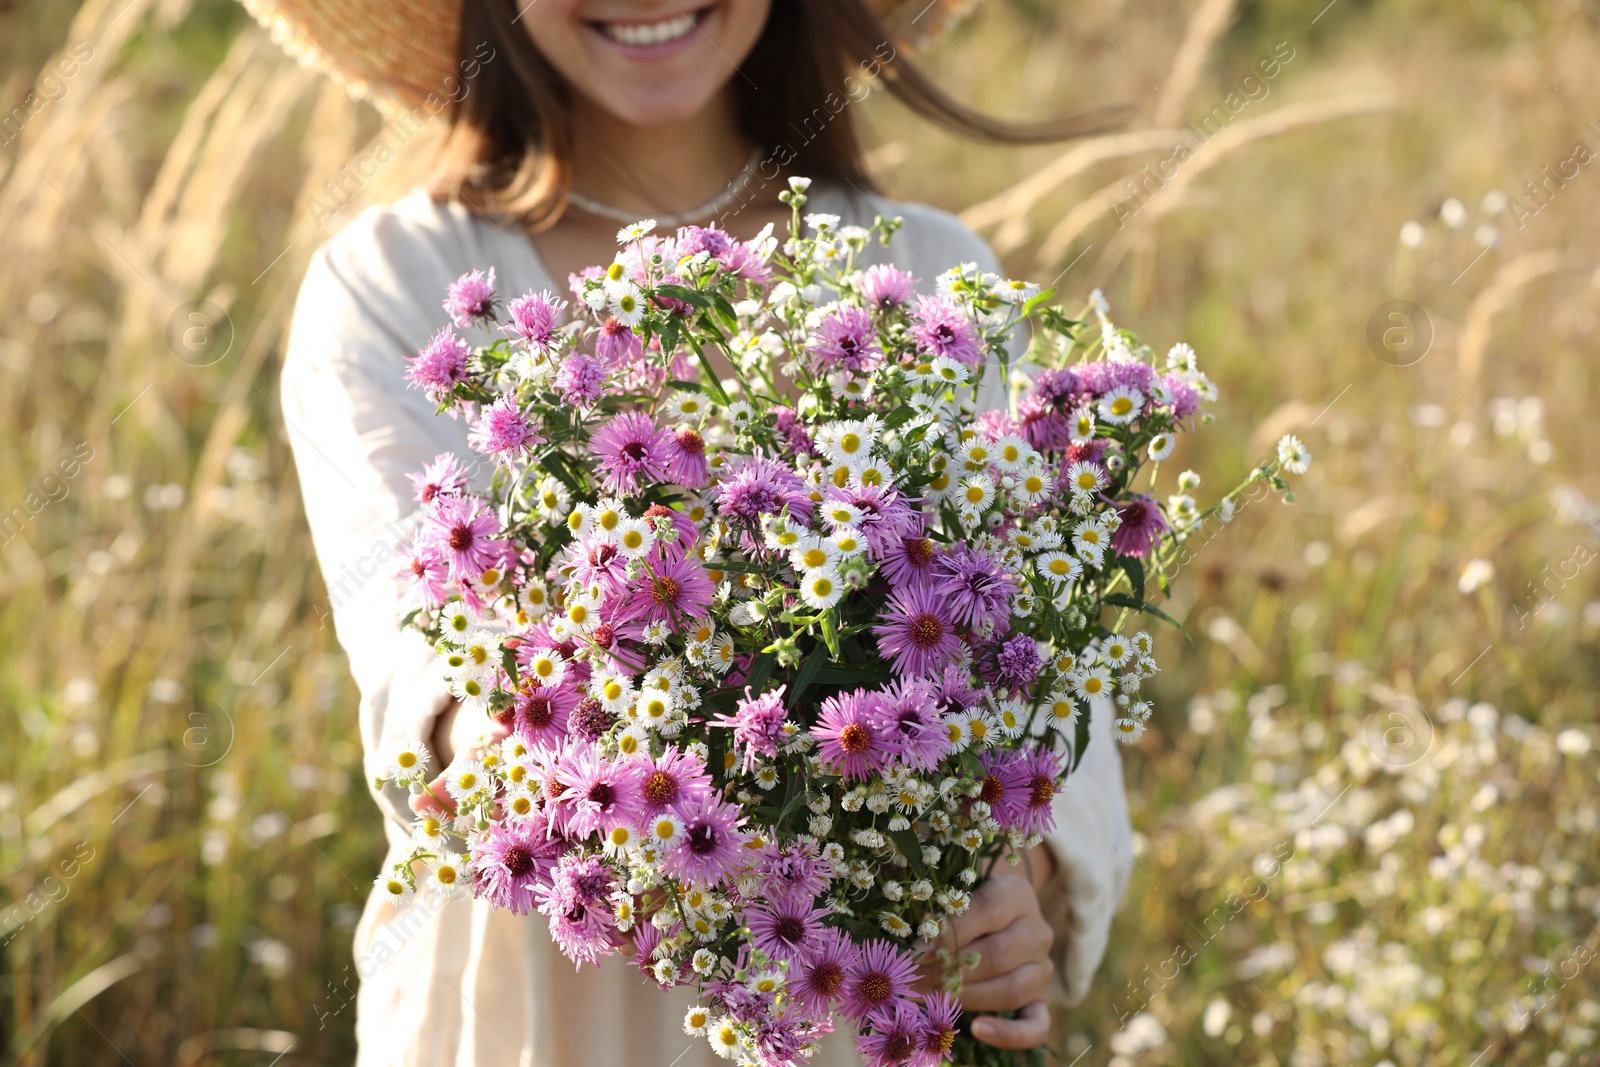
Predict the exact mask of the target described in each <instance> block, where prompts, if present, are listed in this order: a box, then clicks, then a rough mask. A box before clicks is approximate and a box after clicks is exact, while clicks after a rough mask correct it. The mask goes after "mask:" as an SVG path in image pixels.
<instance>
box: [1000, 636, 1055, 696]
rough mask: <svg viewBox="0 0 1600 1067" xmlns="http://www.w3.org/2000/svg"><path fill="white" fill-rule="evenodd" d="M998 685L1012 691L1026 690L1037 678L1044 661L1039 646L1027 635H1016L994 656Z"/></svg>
mask: <svg viewBox="0 0 1600 1067" xmlns="http://www.w3.org/2000/svg"><path fill="white" fill-rule="evenodd" d="M995 659H996V662H997V664H998V666H999V671H1000V674H999V680H1000V684H1001V685H1004V686H1008V687H1010V688H1012V689H1027V688H1028V687H1029V686H1031V685H1032V684H1033V683H1034V680H1035V679H1037V678H1038V677H1039V668H1040V667H1042V666H1043V665H1044V660H1043V659H1042V658H1041V657H1040V655H1039V645H1038V643H1037V642H1035V641H1034V639H1033V638H1032V637H1030V636H1028V635H1027V634H1017V635H1016V636H1015V637H1013V638H1011V639H1009V640H1008V641H1006V642H1005V643H1003V644H1002V645H1001V646H1000V651H999V652H998V653H997V654H996V656H995Z"/></svg>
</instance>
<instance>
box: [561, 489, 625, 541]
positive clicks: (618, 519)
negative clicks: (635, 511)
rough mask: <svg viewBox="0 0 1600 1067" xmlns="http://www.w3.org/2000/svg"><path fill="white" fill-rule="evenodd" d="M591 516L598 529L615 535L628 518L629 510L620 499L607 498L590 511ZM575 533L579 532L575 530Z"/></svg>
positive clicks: (598, 502)
mask: <svg viewBox="0 0 1600 1067" xmlns="http://www.w3.org/2000/svg"><path fill="white" fill-rule="evenodd" d="M589 514H590V517H591V518H593V520H594V525H595V528H596V529H599V530H603V531H604V532H605V533H607V534H612V535H615V534H616V532H617V527H619V526H621V525H622V522H623V520H624V519H626V518H627V517H628V509H627V506H626V505H624V504H623V502H622V501H621V500H619V499H618V498H616V497H605V498H603V499H601V500H599V501H597V502H596V503H595V505H594V506H593V507H592V508H590V509H589ZM568 525H569V526H570V525H571V524H570V523H569V524H568ZM573 532H574V533H576V532H577V531H576V530H574V531H573Z"/></svg>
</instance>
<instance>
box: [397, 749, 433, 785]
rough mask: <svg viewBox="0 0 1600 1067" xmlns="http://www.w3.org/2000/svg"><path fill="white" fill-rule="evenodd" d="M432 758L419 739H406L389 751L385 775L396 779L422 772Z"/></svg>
mask: <svg viewBox="0 0 1600 1067" xmlns="http://www.w3.org/2000/svg"><path fill="white" fill-rule="evenodd" d="M432 758H433V757H432V756H431V755H430V754H429V752H428V746H427V745H425V744H423V743H422V742H421V741H406V742H404V743H402V744H401V745H399V746H398V747H397V748H396V749H395V750H394V751H393V752H392V753H390V755H389V759H388V769H387V771H386V772H385V776H386V777H389V778H397V779H398V778H411V777H414V776H416V775H420V774H423V773H424V772H426V771H427V769H428V763H429V761H430V760H431V759H432Z"/></svg>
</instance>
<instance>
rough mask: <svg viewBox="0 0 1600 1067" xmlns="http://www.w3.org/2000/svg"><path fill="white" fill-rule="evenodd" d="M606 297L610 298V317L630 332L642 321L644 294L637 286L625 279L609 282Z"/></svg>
mask: <svg viewBox="0 0 1600 1067" xmlns="http://www.w3.org/2000/svg"><path fill="white" fill-rule="evenodd" d="M606 295H607V296H608V297H610V301H611V314H612V317H614V318H615V319H616V320H617V321H618V322H620V323H622V325H624V326H626V327H628V329H630V330H631V329H633V328H634V327H635V326H637V325H639V323H640V322H641V321H643V319H644V312H645V302H644V293H643V292H642V291H640V289H639V287H638V286H637V285H635V284H633V283H632V282H630V281H627V280H626V279H624V280H622V281H616V282H609V283H608V284H607V285H606Z"/></svg>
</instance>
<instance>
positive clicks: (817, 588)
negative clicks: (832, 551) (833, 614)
mask: <svg viewBox="0 0 1600 1067" xmlns="http://www.w3.org/2000/svg"><path fill="white" fill-rule="evenodd" d="M843 595H844V582H843V581H842V580H841V579H840V577H839V572H838V571H837V570H835V569H834V568H832V567H823V568H821V569H819V570H815V571H810V572H808V573H807V574H806V576H805V577H804V578H802V579H801V580H800V599H801V600H804V601H805V602H806V603H807V604H809V605H810V606H811V607H813V608H817V609H819V610H820V609H822V608H831V607H833V606H834V605H835V604H837V603H838V602H839V598H840V597H842V596H843Z"/></svg>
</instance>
